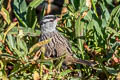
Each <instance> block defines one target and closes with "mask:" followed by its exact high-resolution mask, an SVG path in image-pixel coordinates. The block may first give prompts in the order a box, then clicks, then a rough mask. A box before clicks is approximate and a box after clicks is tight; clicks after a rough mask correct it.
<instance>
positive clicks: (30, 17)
mask: <svg viewBox="0 0 120 80" xmlns="http://www.w3.org/2000/svg"><path fill="white" fill-rule="evenodd" d="M26 23H27V25H28V27H30V28H33V29H34V28H35V24H36V23H37V15H36V12H35V9H32V8H31V7H29V8H28V11H27V22H26Z"/></svg>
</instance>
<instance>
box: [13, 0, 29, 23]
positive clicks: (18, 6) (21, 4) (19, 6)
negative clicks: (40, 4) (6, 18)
mask: <svg viewBox="0 0 120 80" xmlns="http://www.w3.org/2000/svg"><path fill="white" fill-rule="evenodd" d="M27 9H28V7H27V4H26V1H25V0H14V1H13V10H14V11H15V13H16V14H17V15H18V16H19V17H20V18H21V19H22V20H23V21H26V12H27Z"/></svg>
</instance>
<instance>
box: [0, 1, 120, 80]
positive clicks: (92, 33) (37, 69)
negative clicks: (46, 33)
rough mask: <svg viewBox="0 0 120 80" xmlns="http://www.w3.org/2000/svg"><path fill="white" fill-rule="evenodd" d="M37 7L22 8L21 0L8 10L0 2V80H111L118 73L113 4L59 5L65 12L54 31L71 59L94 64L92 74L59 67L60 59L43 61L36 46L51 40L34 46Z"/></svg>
mask: <svg viewBox="0 0 120 80" xmlns="http://www.w3.org/2000/svg"><path fill="white" fill-rule="evenodd" d="M43 1H44V0H33V1H32V2H30V3H29V4H27V3H26V1H25V0H13V2H12V5H11V6H12V8H11V7H8V5H7V4H10V3H9V0H8V2H7V1H4V0H0V79H3V80H9V79H10V80H21V79H25V80H26V79H27V80H29V79H34V80H39V79H42V80H47V79H50V80H51V79H58V80H61V79H70V80H83V79H85V80H86V79H88V80H93V79H94V80H96V79H102V80H105V79H108V80H109V79H111V80H114V79H116V76H117V75H118V72H119V71H120V70H119V68H120V65H119V64H120V58H119V56H120V54H119V52H120V49H119V47H120V40H119V38H120V36H119V35H120V13H119V12H120V5H117V3H119V1H118V2H117V3H116V4H113V1H112V0H110V1H108V0H106V1H104V0H101V1H98V0H91V1H89V0H70V4H64V7H67V10H68V12H67V13H66V14H64V15H63V17H62V20H61V21H60V22H59V24H58V27H57V29H58V30H59V31H60V32H61V33H62V34H63V35H64V36H65V37H66V38H68V40H69V41H70V44H71V45H72V46H71V47H72V50H73V53H74V57H76V58H82V59H85V60H94V61H95V62H96V63H97V65H96V66H95V67H94V68H91V67H87V66H83V65H79V64H76V65H74V66H73V65H71V67H72V69H71V68H70V69H69V68H68V69H64V68H63V66H62V62H63V60H64V57H65V56H66V55H63V56H61V57H58V58H47V59H46V58H45V56H44V52H45V48H44V47H41V45H44V44H47V43H49V42H50V41H51V39H48V40H45V41H42V42H38V40H39V35H40V30H39V27H40V26H39V25H38V22H37V21H38V19H37V15H36V11H35V8H36V7H37V6H38V5H39V4H40V3H42V2H43ZM88 3H89V4H88ZM10 9H12V11H11V10H10ZM43 15H44V9H43V12H41V16H43ZM39 50H41V51H42V53H41V54H40V52H39ZM54 60H57V62H56V64H54V63H53V62H54ZM76 74H77V77H75V75H76ZM118 76H119V75H118Z"/></svg>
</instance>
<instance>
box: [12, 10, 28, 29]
mask: <svg viewBox="0 0 120 80" xmlns="http://www.w3.org/2000/svg"><path fill="white" fill-rule="evenodd" d="M13 12H14V14H15V16H16V17H17V19H18V20H19V21H20V23H21V24H22V25H23V26H24V27H28V26H27V24H26V23H25V22H24V20H23V19H22V18H21V17H20V16H19V15H18V14H17V13H16V12H15V11H13Z"/></svg>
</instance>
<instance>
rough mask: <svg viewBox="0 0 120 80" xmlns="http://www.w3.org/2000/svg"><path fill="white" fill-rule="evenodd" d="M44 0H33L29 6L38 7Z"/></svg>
mask: <svg viewBox="0 0 120 80" xmlns="http://www.w3.org/2000/svg"><path fill="white" fill-rule="evenodd" d="M43 1H44V0H33V1H32V2H31V3H30V4H29V6H28V7H31V8H36V7H37V6H39V5H40V3H42V2H43Z"/></svg>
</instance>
